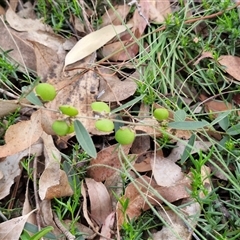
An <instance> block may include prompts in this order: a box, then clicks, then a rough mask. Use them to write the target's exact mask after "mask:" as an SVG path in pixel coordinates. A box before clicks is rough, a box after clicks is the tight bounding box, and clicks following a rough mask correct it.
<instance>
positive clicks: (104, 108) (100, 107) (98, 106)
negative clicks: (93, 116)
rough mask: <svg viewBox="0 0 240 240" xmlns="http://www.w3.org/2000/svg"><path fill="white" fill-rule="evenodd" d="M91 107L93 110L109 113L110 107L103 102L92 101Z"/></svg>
mask: <svg viewBox="0 0 240 240" xmlns="http://www.w3.org/2000/svg"><path fill="white" fill-rule="evenodd" d="M91 108H92V110H93V111H94V112H100V113H101V112H105V113H110V107H109V106H108V105H107V104H106V103H105V102H93V103H92V104H91Z"/></svg>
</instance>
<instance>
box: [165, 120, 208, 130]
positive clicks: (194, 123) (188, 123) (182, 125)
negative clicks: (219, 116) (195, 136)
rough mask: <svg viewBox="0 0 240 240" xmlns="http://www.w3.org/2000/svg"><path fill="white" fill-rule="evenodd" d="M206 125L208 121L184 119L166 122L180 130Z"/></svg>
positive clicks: (195, 128) (194, 128)
mask: <svg viewBox="0 0 240 240" xmlns="http://www.w3.org/2000/svg"><path fill="white" fill-rule="evenodd" d="M208 125H209V123H208V122H207V121H185V122H171V123H169V124H168V127H170V128H173V129H181V130H197V129H199V128H203V127H206V126H208Z"/></svg>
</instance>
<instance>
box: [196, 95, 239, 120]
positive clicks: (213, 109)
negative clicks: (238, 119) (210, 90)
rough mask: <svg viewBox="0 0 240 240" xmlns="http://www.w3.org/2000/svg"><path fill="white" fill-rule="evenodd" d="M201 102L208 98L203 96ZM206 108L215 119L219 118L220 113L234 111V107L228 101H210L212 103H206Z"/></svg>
mask: <svg viewBox="0 0 240 240" xmlns="http://www.w3.org/2000/svg"><path fill="white" fill-rule="evenodd" d="M199 98H200V100H202V101H204V100H206V99H207V97H206V96H204V95H203V94H201V95H200V96H199ZM203 104H204V108H205V111H206V112H209V113H210V114H211V115H212V116H213V117H217V115H218V114H219V112H224V111H229V110H232V109H234V106H233V105H232V104H231V103H229V102H226V101H224V102H223V101H219V100H210V101H205V102H204V103H203ZM238 115H240V111H238Z"/></svg>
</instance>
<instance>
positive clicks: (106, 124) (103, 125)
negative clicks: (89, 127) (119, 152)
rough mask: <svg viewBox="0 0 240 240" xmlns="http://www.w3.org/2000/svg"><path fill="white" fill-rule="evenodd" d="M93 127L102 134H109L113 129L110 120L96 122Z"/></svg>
mask: <svg viewBox="0 0 240 240" xmlns="http://www.w3.org/2000/svg"><path fill="white" fill-rule="evenodd" d="M95 127H96V129H97V130H99V131H102V132H111V131H112V130H113V129H114V124H113V121H112V120H110V119H99V120H97V121H96V123H95Z"/></svg>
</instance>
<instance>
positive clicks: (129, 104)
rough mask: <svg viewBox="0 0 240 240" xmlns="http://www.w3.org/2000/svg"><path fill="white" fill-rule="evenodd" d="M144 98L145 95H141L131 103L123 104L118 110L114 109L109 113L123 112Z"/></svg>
mask: <svg viewBox="0 0 240 240" xmlns="http://www.w3.org/2000/svg"><path fill="white" fill-rule="evenodd" d="M144 97H145V95H144V94H143V95H141V96H139V97H136V98H134V99H133V100H131V101H129V102H127V103H125V104H123V105H122V106H120V107H118V108H115V109H114V110H113V111H111V114H112V113H116V112H119V111H121V110H123V109H125V108H128V107H131V106H133V105H134V104H135V103H137V102H139V101H140V100H142V99H143V98H144Z"/></svg>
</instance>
